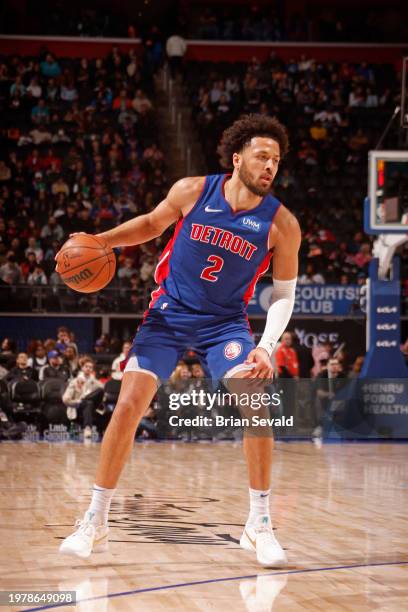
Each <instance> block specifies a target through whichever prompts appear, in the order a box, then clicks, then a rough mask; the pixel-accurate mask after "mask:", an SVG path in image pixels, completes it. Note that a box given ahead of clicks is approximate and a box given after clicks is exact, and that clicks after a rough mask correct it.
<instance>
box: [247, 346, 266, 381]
mask: <svg viewBox="0 0 408 612" xmlns="http://www.w3.org/2000/svg"><path fill="white" fill-rule="evenodd" d="M245 364H246V365H251V364H253V365H254V367H253V368H252V370H249V372H247V373H246V374H244V376H243V377H242V378H270V379H271V380H272V378H273V367H272V364H271V360H270V357H269V355H268V353H267V352H266V351H265V349H263V348H254V349H252V351H251V352H250V353H249V355H248V357H247V358H246V361H245Z"/></svg>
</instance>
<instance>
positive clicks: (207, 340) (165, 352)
mask: <svg viewBox="0 0 408 612" xmlns="http://www.w3.org/2000/svg"><path fill="white" fill-rule="evenodd" d="M253 348H255V344H254V340H253V337H252V332H251V329H250V327H249V322H248V319H247V317H246V316H245V314H239V315H236V314H235V315H233V316H227V317H225V316H220V315H214V314H205V313H200V312H197V311H195V310H191V309H189V308H187V307H186V306H184V305H183V304H180V303H179V302H177V300H174V299H173V298H171V297H169V296H168V295H165V294H163V295H161V296H160V297H159V298H158V299H157V300H156V301H155V303H154V305H153V306H152V307H151V308H150V309H149V310H148V312H147V315H146V316H145V319H144V321H143V323H142V324H141V325H140V327H139V329H138V331H137V333H136V336H135V338H134V340H133V344H132V347H131V349H130V351H129V355H128V361H127V364H126V367H125V372H128V371H146V372H148V373H152V374H153V375H154V376H155V377H157V378H158V379H161V380H165V379H168V378H169V376H170V374H171V373H172V372H173V370H174V368H175V367H176V365H177V362H178V361H179V360H180V359H181V357H182V356H183V354H184V352H185V351H186V350H187V349H193V350H194V351H195V352H196V353H197V355H198V357H199V359H200V361H201V363H202V365H203V368H204V370H205V371H206V372H207V373H208V375H209V377H211V378H212V379H213V380H219V379H221V378H223V377H224V376H225V374H226V373H227V372H228V373H229V375H231V373H232V372H231V370H233V369H234V368H235V367H236V366H239V365H241V364H243V363H244V361H245V359H246V358H247V356H248V354H249V353H250V351H252V349H253ZM239 369H241V368H239ZM245 369H246V368H245ZM248 369H250V366H249V367H248Z"/></svg>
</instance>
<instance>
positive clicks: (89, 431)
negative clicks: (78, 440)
mask: <svg viewBox="0 0 408 612" xmlns="http://www.w3.org/2000/svg"><path fill="white" fill-rule="evenodd" d="M84 438H92V428H91V427H89V425H87V426H86V427H85V429H84Z"/></svg>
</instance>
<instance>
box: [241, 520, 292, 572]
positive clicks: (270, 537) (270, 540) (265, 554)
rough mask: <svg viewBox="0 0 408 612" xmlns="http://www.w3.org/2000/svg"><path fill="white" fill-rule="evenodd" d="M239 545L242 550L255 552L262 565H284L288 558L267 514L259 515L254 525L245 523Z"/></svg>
mask: <svg viewBox="0 0 408 612" xmlns="http://www.w3.org/2000/svg"><path fill="white" fill-rule="evenodd" d="M239 543H240V545H241V547H242V548H243V549H244V550H248V551H251V552H256V558H257V560H258V563H260V564H261V565H263V567H284V566H286V565H287V563H288V560H287V557H286V554H285V551H284V550H283V548H282V547H281V545H280V544H279V542H278V540H277V539H276V538H275V536H274V534H273V530H272V524H271V520H270V518H269V516H261V517H260V518H259V520H258V523H257V524H256V525H255V526H249V525H245V529H244V532H243V534H242V536H241V540H240V542H239Z"/></svg>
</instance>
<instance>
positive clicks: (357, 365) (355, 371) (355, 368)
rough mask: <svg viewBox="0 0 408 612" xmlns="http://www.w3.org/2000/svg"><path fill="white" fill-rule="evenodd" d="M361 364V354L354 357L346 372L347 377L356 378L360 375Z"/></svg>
mask: <svg viewBox="0 0 408 612" xmlns="http://www.w3.org/2000/svg"><path fill="white" fill-rule="evenodd" d="M363 365H364V357H363V356H362V355H360V356H359V357H356V358H355V360H354V363H353V365H352V366H351V370H350V372H349V373H348V377H349V378H358V377H359V376H360V373H361V368H362V367H363Z"/></svg>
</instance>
